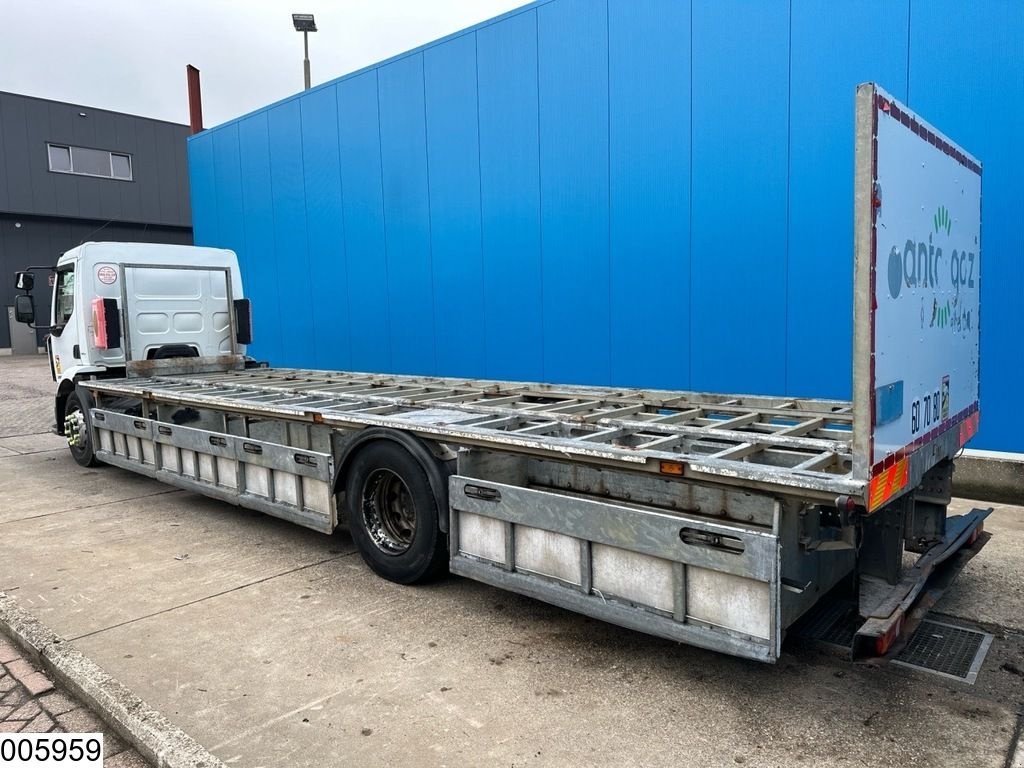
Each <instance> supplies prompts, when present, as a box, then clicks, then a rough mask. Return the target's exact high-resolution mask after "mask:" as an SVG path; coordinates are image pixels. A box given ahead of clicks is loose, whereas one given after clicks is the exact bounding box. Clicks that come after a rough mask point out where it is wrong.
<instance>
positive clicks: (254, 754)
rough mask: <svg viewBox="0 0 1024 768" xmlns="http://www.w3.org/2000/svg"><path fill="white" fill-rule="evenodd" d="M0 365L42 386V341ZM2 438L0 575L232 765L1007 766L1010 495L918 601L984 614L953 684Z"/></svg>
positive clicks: (46, 387)
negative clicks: (976, 655) (417, 571)
mask: <svg viewBox="0 0 1024 768" xmlns="http://www.w3.org/2000/svg"><path fill="white" fill-rule="evenodd" d="M0 377H2V379H3V380H4V381H5V382H7V381H10V382H13V383H15V384H17V386H18V387H19V389H18V391H19V392H22V393H24V392H29V393H30V395H29V396H26V397H25V398H24V399H25V400H26V401H29V400H42V399H44V398H48V397H49V396H50V392H51V389H50V388H51V386H52V385H51V382H50V381H49V376H48V371H47V370H46V368H45V361H44V360H41V359H32V360H31V361H24V360H19V359H17V358H9V359H6V360H0ZM26 405H27V403H26ZM39 413H45V409H44V408H41V407H40V406H39V405H33V406H31V407H25V408H23V409H21V410H19V411H18V412H17V413H16V414H15V416H16V417H17V418H18V419H21V418H22V417H21V416H19V415H18V414H27V415H28V416H27V418H36V419H38V414H39ZM8 414H9V412H8V411H5V410H2V409H0V419H5V420H7V419H10V418H12V417H11V416H9V415H8ZM32 414H37V415H36V416H32ZM51 423H52V417H50V418H49V419H48V420H46V421H45V423H38V422H32V423H27V424H26V423H22V422H19V423H18V424H15V423H4V424H0V435H6V434H10V435H29V434H31V433H32V431H33V430H35V431H38V432H42V431H43V430H45V429H48V428H49V427H50V425H51ZM0 449H3V450H0V500H2V501H0V590H6V591H8V592H9V594H11V595H14V596H15V597H17V599H18V601H19V604H21V605H22V606H23V607H24V608H27V609H28V610H29V611H31V612H32V613H34V614H35V615H37V616H38V617H39V618H40V619H42V620H43V621H45V622H46V623H48V624H49V625H50V626H51V627H53V628H54V629H55V630H56V631H57V632H59V633H61V634H63V635H65V636H66V637H68V639H70V640H73V641H74V642H75V644H76V645H77V646H78V648H79V649H80V650H82V651H83V652H84V653H86V654H87V655H89V656H90V657H91V658H92V659H93V660H95V661H96V662H97V663H99V664H100V665H101V666H103V667H104V668H106V669H107V671H109V672H110V673H111V674H113V675H114V676H116V677H118V678H119V679H120V680H121V681H122V682H124V683H125V684H127V685H129V686H130V687H131V688H132V689H133V690H134V691H135V692H136V693H137V694H138V695H140V696H141V697H142V698H143V699H145V700H146V701H148V702H149V703H150V704H152V705H153V706H155V707H157V708H158V709H160V710H161V711H162V712H163V713H164V714H165V715H166V716H167V717H168V718H169V719H171V720H172V721H174V722H175V723H176V724H177V725H179V726H181V727H182V728H183V729H185V730H186V731H187V732H188V733H189V734H191V735H192V736H193V737H195V738H196V739H197V740H199V741H200V742H201V743H202V744H203V745H204V746H206V747H208V748H209V749H211V751H213V752H214V753H215V754H217V755H218V756H219V757H220V758H221V759H223V760H225V761H226V762H228V763H229V764H234V765H245V766H285V765H287V766H336V765H340V764H355V765H360V766H362V765H366V766H376V765H381V766H383V765H415V766H430V765H438V766H441V765H479V764H485V763H486V764H497V765H516V766H527V765H538V766H542V765H543V766H547V765H550V766H559V765H580V764H583V765H608V766H622V765H652V766H656V765H691V764H692V765H737V764H745V765H752V766H753V765H756V766H762V765H764V766H774V765H808V766H810V765H818V764H827V765H871V766H885V765H894V766H895V765H900V766H913V765H921V766H933V765H935V766H940V765H950V766H953V765H955V766H973V765H977V766H993V767H996V766H1000V767H1001V766H1010V765H1013V761H1014V757H1013V750H1014V746H1015V741H1016V739H1017V737H1018V735H1019V730H1020V725H1019V723H1020V720H1019V717H1018V712H1019V711H1020V710H1021V707H1022V705H1024V677H1022V676H1021V674H1020V670H1021V668H1022V667H1024V661H1022V656H1024V653H1022V651H1024V610H1022V609H1024V598H1022V593H1021V584H1022V583H1024V581H1022V578H1021V576H1022V574H1021V570H1022V568H1021V560H1022V557H1021V553H1024V547H1022V544H1024V508H1021V507H1000V508H999V509H998V510H997V511H996V513H995V514H994V515H993V516H992V518H990V524H989V525H988V526H987V528H988V529H989V530H991V531H993V533H994V534H995V535H994V537H993V539H992V541H991V542H990V543H989V545H988V546H987V547H986V549H985V550H984V551H983V552H982V553H981V555H980V556H978V557H977V558H975V559H974V560H973V561H972V562H971V563H970V564H969V565H968V566H967V568H966V570H965V572H964V573H963V574H961V576H960V578H959V580H958V583H957V584H956V585H955V586H954V588H953V589H952V590H951V591H950V592H949V593H948V594H947V596H946V597H945V598H943V601H942V602H941V603H940V605H939V606H938V610H939V611H942V612H944V613H946V614H948V615H951V616H953V617H954V618H956V617H961V618H964V619H969V620H974V621H980V622H984V623H985V625H986V626H987V627H989V628H990V629H991V630H993V631H994V632H995V633H996V639H995V641H994V643H993V647H992V650H991V651H990V653H989V655H988V658H987V661H986V663H985V665H984V667H983V669H982V672H981V674H980V675H979V678H978V682H977V684H976V685H974V686H968V685H965V684H961V683H957V682H953V681H949V680H943V679H942V678H938V677H935V676H932V675H926V674H921V673H916V672H912V671H910V670H907V669H905V668H898V667H895V666H891V665H885V666H881V667H877V666H871V665H852V664H849V663H847V662H845V661H842V660H840V659H837V658H834V657H832V656H830V655H827V654H824V653H820V652H817V651H814V650H808V649H804V648H794V649H790V650H789V651H787V653H785V654H784V656H783V658H782V660H781V661H780V662H779V664H777V665H775V666H765V665H760V664H756V663H753V662H746V661H742V660H739V659H734V658H730V657H726V656H721V655H717V654H714V653H710V652H705V651H701V650H698V649H694V648H690V647H686V646H679V645H675V644H672V643H669V642H666V641H662V640H658V639H655V638H651V637H647V636H644V635H640V634H636V633H632V632H628V631H626V630H622V629H619V628H616V627H612V626H610V625H606V624H602V623H600V622H596V621H592V620H589V619H587V618H585V617H581V616H578V615H575V614H572V613H568V612H565V611H562V610H559V609H556V608H553V607H550V606H547V605H544V604H542V603H539V602H536V601H532V600H529V599H526V598H520V597H518V596H515V595H511V594H508V593H504V592H501V591H498V590H495V589H491V588H489V587H485V586H482V585H479V584H475V583H473V582H469V581H465V580H462V579H456V578H449V579H447V580H444V581H442V582H440V583H437V584H434V585H431V586H428V587H401V586H398V585H395V584H391V583H388V582H385V581H382V580H380V579H378V578H377V577H375V576H374V575H373V574H372V573H370V571H369V570H368V569H367V568H366V567H365V566H364V565H363V563H362V561H361V560H360V559H359V557H358V555H356V554H355V552H354V548H353V546H352V543H351V540H350V539H349V538H348V536H346V535H341V534H339V535H336V536H333V537H328V536H323V535H321V534H317V533H313V532H310V531H306V530H303V529H300V528H297V527H295V526H292V525H289V524H287V523H284V522H281V521H277V520H274V519H272V518H268V517H264V516H262V515H258V514H255V513H251V512H247V511H244V510H239V509H236V508H234V507H230V506H228V505H226V504H222V503H219V502H215V501H212V500H209V499H205V498H203V497H200V496H196V495H194V494H190V493H186V492H182V491H176V490H173V489H170V488H169V487H167V486H164V485H161V484H159V483H156V482H153V481H149V480H146V479H144V478H141V477H138V476H135V475H132V474H130V473H127V472H124V471H121V470H117V469H114V468H101V469H97V470H84V469H82V468H81V467H78V466H77V465H76V464H74V462H73V461H72V460H71V458H70V456H69V455H68V453H67V451H66V449H64V448H63V447H62V446H61V445H60V444H59V443H58V442H57V440H56V439H55V438H53V437H52V436H43V437H39V438H38V439H34V438H31V437H30V438H28V439H26V438H24V437H16V438H15V437H10V438H4V437H0ZM36 449H41V450H38V452H33V453H29V452H27V451H30V450H36ZM1018 759H1019V758H1018Z"/></svg>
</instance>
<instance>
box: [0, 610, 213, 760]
mask: <svg viewBox="0 0 1024 768" xmlns="http://www.w3.org/2000/svg"><path fill="white" fill-rule="evenodd" d="M0 634H4V635H7V637H9V638H10V639H11V640H12V641H13V642H14V643H16V644H17V645H18V646H19V647H20V648H21V649H22V650H23V651H24V652H25V653H26V654H28V656H29V657H30V658H31V659H32V660H33V661H35V662H36V663H37V664H38V665H39V666H40V667H41V668H42V669H43V670H45V671H46V672H47V673H48V674H49V675H50V676H51V677H52V678H53V679H54V680H55V681H57V682H58V683H60V684H61V685H63V686H64V687H65V688H67V689H68V690H69V691H70V692H71V694H72V695H74V696H76V697H77V698H78V699H80V700H81V701H82V703H84V704H85V705H86V706H87V707H89V708H90V709H91V710H93V711H94V712H95V713H96V714H97V715H98V716H99V717H100V718H102V719H103V720H104V721H105V722H106V723H107V724H108V725H109V726H110V727H111V728H112V729H113V730H114V731H115V732H116V733H117V734H118V735H119V736H120V737H121V738H123V739H124V740H125V741H127V742H128V743H129V744H131V745H132V746H133V747H134V748H135V749H136V750H137V751H138V753H139V754H140V755H142V756H143V757H144V758H145V759H146V760H148V761H149V762H151V763H152V764H153V765H154V766H156V768H227V766H226V765H225V764H224V763H223V762H222V761H221V760H220V759H219V758H217V757H215V756H214V755H212V754H211V753H210V752H208V751H207V750H206V748H205V747H203V746H202V745H201V744H199V742H197V741H196V740H195V739H193V738H192V737H191V736H189V735H188V734H187V733H185V732H184V731H183V730H181V729H180V728H178V727H177V726H176V725H173V724H172V723H171V722H170V721H169V720H168V719H167V718H166V717H164V716H163V715H162V714H160V713H159V712H158V711H157V710H155V709H153V708H152V707H151V706H149V705H148V704H146V702H144V701H143V700H142V699H140V698H139V697H138V696H136V695H135V694H134V693H132V691H130V690H129V689H128V688H127V687H125V686H124V685H123V684H122V683H120V682H119V681H118V680H116V679H115V678H113V677H111V676H110V675H109V674H108V673H107V672H105V671H104V670H103V669H102V668H101V667H99V666H98V665H97V664H96V663H95V662H93V661H91V660H90V659H88V658H87V657H85V656H83V655H82V653H81V652H80V651H78V650H77V649H76V648H75V647H74V646H73V645H72V644H71V643H69V642H67V641H66V640H64V638H62V637H61V636H60V635H58V634H57V633H56V632H54V631H53V630H51V629H50V628H49V627H47V626H46V625H45V624H43V623H42V622H41V621H39V620H38V619H37V618H35V617H34V616H32V615H31V614H30V613H28V612H27V611H25V610H24V609H23V608H21V607H20V606H19V605H18V604H17V602H16V601H15V599H14V598H13V597H11V596H10V595H7V594H5V593H3V592H0Z"/></svg>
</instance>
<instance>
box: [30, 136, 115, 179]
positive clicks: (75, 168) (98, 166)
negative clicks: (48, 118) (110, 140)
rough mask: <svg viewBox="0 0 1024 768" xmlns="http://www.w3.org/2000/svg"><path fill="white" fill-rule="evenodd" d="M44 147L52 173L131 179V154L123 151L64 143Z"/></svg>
mask: <svg viewBox="0 0 1024 768" xmlns="http://www.w3.org/2000/svg"><path fill="white" fill-rule="evenodd" d="M46 149H47V154H48V155H49V158H50V170H51V171H53V172H54V173H74V174H77V175H79V176H99V177H100V178H104V179H120V180H122V181H131V180H132V156H131V155H129V154H126V153H124V152H108V151H107V150H105V149H87V148H86V147H69V146H67V145H65V144H47V145H46Z"/></svg>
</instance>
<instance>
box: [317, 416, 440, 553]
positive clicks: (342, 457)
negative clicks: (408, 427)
mask: <svg viewBox="0 0 1024 768" xmlns="http://www.w3.org/2000/svg"><path fill="white" fill-rule="evenodd" d="M381 440H384V441H389V442H392V443H397V444H398V445H400V446H401V447H402V448H404V449H405V450H406V451H408V452H409V453H410V454H411V455H412V457H413V458H414V459H416V461H417V463H418V464H419V465H420V467H421V468H422V469H423V471H424V472H425V473H426V475H427V482H428V483H430V490H431V492H432V493H433V494H434V498H435V499H436V500H437V514H438V528H440V529H441V531H442V532H443V533H448V478H449V477H451V476H452V475H453V474H455V459H454V457H451V458H448V457H447V456H448V454H450V453H451V451H449V450H448V449H447V448H446V447H445V446H442V445H439V444H437V443H428V442H427V441H424V440H421V439H419V438H418V437H416V436H414V435H410V434H408V433H407V432H401V431H398V430H394V429H386V428H383V427H368V428H367V429H364V430H361V431H360V432H357V433H356V434H355V435H354V436H353V437H351V438H349V439H348V440H347V441H346V442H345V444H344V448H343V449H342V450H341V452H340V453H339V454H338V456H337V457H336V459H335V471H334V493H335V495H336V497H337V498H338V502H339V503H338V511H339V513H341V512H342V510H343V509H344V507H343V505H342V504H341V500H342V496H343V495H344V491H345V483H346V480H347V476H348V470H349V468H350V467H351V466H352V461H353V460H354V459H355V457H356V456H357V455H358V453H359V452H360V451H362V450H363V449H365V448H367V447H368V446H370V445H372V444H373V443H376V442H378V441H381Z"/></svg>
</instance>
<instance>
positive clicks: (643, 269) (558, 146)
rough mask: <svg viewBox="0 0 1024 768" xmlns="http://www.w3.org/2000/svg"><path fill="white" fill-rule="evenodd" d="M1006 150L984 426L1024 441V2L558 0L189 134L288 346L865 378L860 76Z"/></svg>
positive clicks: (987, 248)
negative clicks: (856, 107)
mask: <svg viewBox="0 0 1024 768" xmlns="http://www.w3.org/2000/svg"><path fill="white" fill-rule="evenodd" d="M868 80H874V81H876V82H878V83H880V84H881V85H882V86H883V87H885V88H886V89H888V90H889V91H891V92H892V93H893V94H894V95H895V96H897V97H898V98H900V99H901V100H904V101H906V102H908V103H909V104H910V106H911V107H912V108H913V109H915V110H917V111H918V112H920V113H921V114H922V115H924V116H925V118H926V119H928V120H930V121H931V122H933V123H934V124H935V125H937V126H939V127H940V129H941V130H942V131H944V132H945V133H947V134H948V135H950V136H951V137H952V138H953V139H954V140H956V141H957V142H959V143H960V144H962V145H963V146H965V147H966V148H967V149H969V150H970V151H971V152H972V153H974V154H975V155H976V156H978V157H980V158H981V159H982V161H983V162H984V164H985V176H984V246H983V248H984V256H985V261H984V262H983V270H984V281H985V287H984V295H983V312H984V321H983V330H982V335H983V341H982V346H983V350H982V408H983V419H982V431H981V435H980V436H979V438H978V439H977V440H976V441H975V442H974V445H975V446H977V447H985V448H991V449H1000V450H1024V441H1022V440H1021V438H1020V432H1021V427H1022V426H1024V424H1022V421H1024V420H1022V418H1021V416H1020V409H1019V405H1018V404H1017V400H1018V398H1015V397H1014V396H1013V394H1012V391H1011V389H1012V387H1013V384H1014V382H1015V379H1016V378H1017V374H1018V372H1019V370H1020V364H1019V360H1018V358H1019V355H1020V352H1019V349H1020V344H1021V342H1020V338H1021V335H1022V334H1021V331H1022V321H1021V307H1022V305H1024V280H1022V277H1021V259H1022V256H1024V247H1022V245H1024V234H1022V230H1021V227H1022V220H1024V210H1022V204H1021V187H1020V183H1021V179H1022V178H1024V153H1022V150H1021V147H1022V141H1024V140H1022V136H1024V3H1020V2H1017V1H1016V0H979V1H978V2H973V3H963V2H960V0H927V1H926V0H846V1H845V2H829V3H824V2H820V1H819V0H789V2H786V1H785V0H772V1H770V2H769V1H762V0H714V2H712V0H693V2H692V4H691V3H690V2H687V1H686V0H542V2H538V3H535V4H533V5H530V6H527V7H525V8H523V9H520V10H517V11H513V12H512V13H509V14H507V15H505V16H502V17H499V18H498V19H495V20H493V21H491V22H488V23H486V24H483V25H481V26H479V27H476V28H473V29H471V30H467V31H465V32H460V33H458V34H456V35H453V36H452V37H449V38H445V39H444V40H441V41H438V42H436V43H433V44H431V45H428V46H425V47H424V48H422V49H418V50H416V51H412V52H410V53H407V54H403V55H401V56H398V57H396V58H395V59H392V60H389V61H386V62H384V63H382V64H380V65H377V66H376V67H371V68H369V69H366V70H363V71H361V72H357V73H355V74H353V75H350V76H347V77H344V78H341V79H339V80H336V81H333V82H331V83H327V84H326V85H323V86H320V87H318V88H316V89H314V90H312V91H309V92H307V93H305V94H301V95H298V96H296V97H293V98H291V99H288V100H285V101H283V102H280V103H278V104H274V105H271V106H269V107H267V108H266V109H264V110H261V111H258V112H255V113H253V114H250V115H247V116H245V117H242V118H240V119H238V120H235V121H233V122H230V123H226V124H224V125H222V126H219V127H217V128H214V129H212V130H210V131H206V132H205V133H201V134H199V135H198V136H195V137H193V138H192V139H191V140H190V142H189V160H190V169H191V181H192V204H193V219H194V225H195V241H196V243H197V244H200V245H214V246H222V247H227V248H232V249H234V250H235V251H237V252H238V254H239V257H240V259H241V261H242V265H243V270H244V280H245V285H246V290H247V291H248V293H249V295H250V296H251V297H252V299H253V301H254V307H255V334H256V343H255V344H254V345H253V352H254V353H255V354H257V355H259V356H261V357H264V358H267V359H269V360H271V361H272V362H273V363H275V364H278V365H289V366H305V367H314V366H315V367H327V368H340V369H350V370H370V371H393V372H400V373H422V374H442V375H453V376H470V377H488V378H504V379H530V380H545V381H554V382H575V383H593V384H617V385H640V386H652V387H672V388H681V389H699V390H726V391H746V392H762V393H779V394H790V395H812V396H822V397H841V398H847V397H849V396H850V388H851V387H850V380H851V335H852V330H851V325H852V317H851V316H852V309H851V307H852V296H851V294H852V240H853V234H852V220H853V195H852V186H853V183H852V172H853V124H854V121H853V97H854V87H855V86H856V85H857V84H858V83H860V82H864V81H868Z"/></svg>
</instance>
